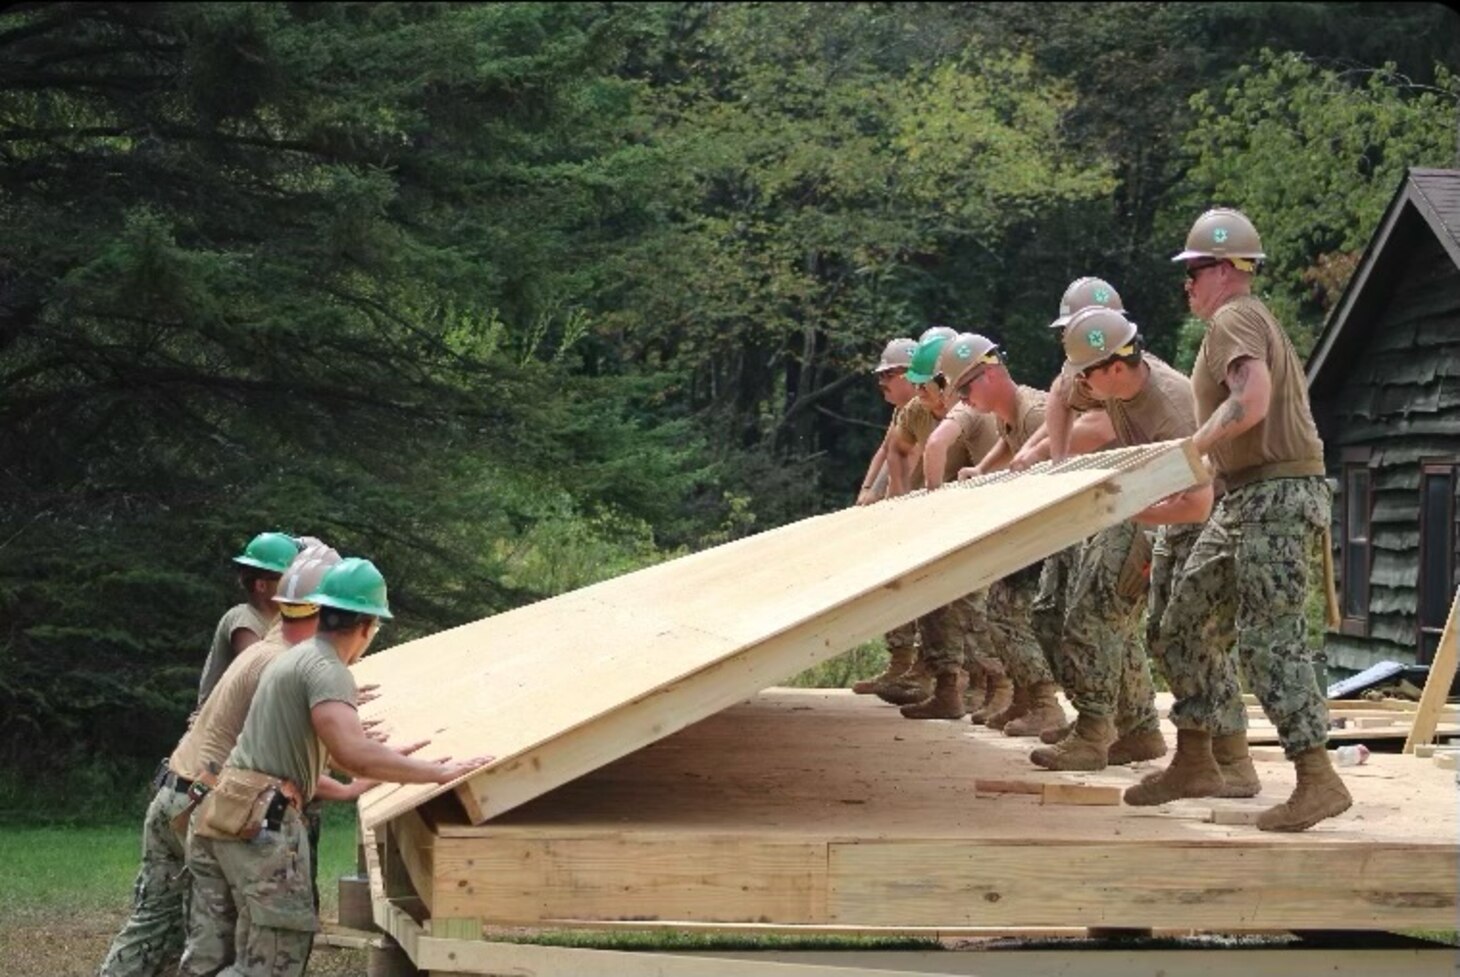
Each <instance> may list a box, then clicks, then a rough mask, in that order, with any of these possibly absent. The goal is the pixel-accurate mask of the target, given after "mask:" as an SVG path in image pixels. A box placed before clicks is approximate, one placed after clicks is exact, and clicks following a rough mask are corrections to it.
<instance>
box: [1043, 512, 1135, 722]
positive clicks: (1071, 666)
mask: <svg viewBox="0 0 1460 977" xmlns="http://www.w3.org/2000/svg"><path fill="white" fill-rule="evenodd" d="M1142 533H1143V531H1142V530H1141V529H1140V528H1139V527H1138V526H1136V525H1135V524H1134V523H1131V522H1123V523H1118V524H1117V525H1114V526H1111V527H1110V528H1108V529H1104V530H1102V531H1100V532H1098V533H1096V534H1095V535H1094V536H1091V537H1090V538H1089V539H1087V540H1085V541H1084V542H1083V543H1080V544H1079V545H1077V546H1072V547H1070V548H1068V549H1066V550H1062V551H1061V552H1059V553H1056V554H1055V555H1054V556H1052V557H1050V558H1049V559H1047V560H1045V564H1044V570H1043V572H1042V573H1041V574H1040V578H1039V592H1038V595H1037V596H1036V598H1035V600H1034V605H1033V609H1032V619H1033V626H1034V632H1035V634H1036V636H1037V637H1038V638H1039V643H1040V646H1041V647H1042V648H1043V650H1044V654H1045V657H1046V659H1048V661H1049V664H1050V670H1051V671H1052V672H1053V673H1054V676H1055V679H1056V680H1057V681H1058V682H1059V684H1060V685H1061V686H1062V687H1063V688H1064V690H1065V694H1066V695H1067V696H1069V699H1070V703H1071V704H1072V705H1073V706H1074V707H1075V709H1076V710H1078V711H1079V712H1081V713H1083V714H1085V715H1089V716H1108V717H1110V718H1111V719H1112V720H1113V721H1114V723H1115V727H1116V730H1117V731H1118V732H1119V733H1120V735H1122V736H1124V735H1126V734H1128V733H1136V732H1145V731H1147V730H1153V729H1158V728H1159V727H1160V717H1159V716H1158V715H1157V713H1156V688H1155V686H1154V685H1153V684H1152V683H1151V668H1150V663H1149V662H1148V661H1147V659H1146V652H1145V649H1144V648H1143V647H1142V644H1141V640H1140V622H1141V611H1142V610H1143V609H1144V608H1145V606H1146V594H1147V585H1146V578H1145V574H1144V568H1145V563H1146V556H1147V552H1148V548H1147V545H1146V539H1145V537H1144V536H1143V535H1142Z"/></svg>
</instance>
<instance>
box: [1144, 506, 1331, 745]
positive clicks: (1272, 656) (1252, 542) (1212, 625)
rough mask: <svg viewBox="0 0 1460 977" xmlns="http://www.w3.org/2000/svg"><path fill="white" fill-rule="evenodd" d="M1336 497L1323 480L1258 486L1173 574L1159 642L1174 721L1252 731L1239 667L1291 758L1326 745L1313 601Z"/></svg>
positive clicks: (1203, 535) (1223, 514) (1216, 520)
mask: <svg viewBox="0 0 1460 977" xmlns="http://www.w3.org/2000/svg"><path fill="white" fill-rule="evenodd" d="M1331 504H1332V502H1331V498H1330V495H1329V491H1328V486H1327V484H1325V483H1324V481H1323V479H1322V478H1318V477H1310V478H1274V479H1268V480H1266V481H1261V482H1254V483H1252V484H1250V485H1244V486H1242V487H1240V488H1237V489H1234V490H1232V491H1231V492H1228V493H1227V495H1226V496H1225V497H1223V499H1222V500H1221V502H1219V503H1218V504H1217V507H1216V509H1215V510H1214V511H1213V512H1212V516H1211V518H1210V519H1209V520H1207V523H1206V525H1205V526H1203V527H1202V528H1201V532H1200V533H1199V534H1198V535H1197V537H1196V539H1195V540H1194V542H1193V543H1192V545H1191V551H1190V553H1189V554H1188V555H1187V557H1186V559H1185V560H1184V561H1183V562H1182V563H1181V564H1180V568H1179V569H1178V570H1176V571H1175V574H1174V579H1173V581H1172V584H1171V592H1170V597H1169V601H1168V603H1167V604H1166V606H1165V608H1164V609H1163V611H1162V613H1161V617H1160V625H1159V626H1158V628H1157V629H1156V634H1155V638H1154V640H1153V642H1152V644H1151V651H1152V657H1154V658H1155V659H1156V661H1157V663H1158V665H1159V666H1160V667H1161V669H1162V671H1163V672H1164V673H1165V675H1166V677H1167V681H1169V682H1170V683H1171V691H1172V692H1173V693H1174V694H1175V696H1176V702H1175V704H1174V705H1173V706H1172V709H1171V721H1172V722H1173V723H1175V724H1176V725H1177V726H1178V727H1181V728H1187V729H1205V730H1208V731H1210V732H1212V733H1215V734H1219V735H1220V734H1222V733H1231V732H1237V731H1240V730H1245V729H1246V728H1247V712H1246V709H1245V708H1244V707H1243V705H1242V690H1241V687H1240V686H1239V685H1238V682H1237V668H1238V667H1239V666H1240V667H1241V669H1242V675H1243V677H1244V678H1245V679H1246V681H1247V685H1248V687H1249V688H1251V689H1252V691H1253V693H1254V694H1255V695H1256V696H1257V699H1258V701H1259V702H1261V703H1262V708H1263V711H1264V712H1266V713H1267V716H1268V718H1269V719H1271V720H1272V723H1273V725H1274V726H1276V727H1277V732H1278V738H1279V739H1280V740H1281V741H1282V744H1283V750H1284V752H1285V753H1286V754H1287V756H1288V757H1289V758H1292V757H1294V756H1296V755H1297V754H1299V753H1301V752H1303V751H1304V750H1308V749H1311V748H1313V747H1315V746H1323V745H1325V744H1326V743H1327V742H1328V703H1327V702H1326V701H1325V700H1324V698H1323V695H1322V693H1321V692H1320V690H1319V688H1318V683H1317V680H1316V679H1315V677H1314V674H1313V662H1312V654H1311V652H1309V650H1308V647H1307V642H1306V640H1305V637H1306V631H1307V621H1306V618H1305V615H1304V602H1305V601H1306V599H1307V595H1308V552H1309V550H1310V548H1311V547H1312V546H1313V545H1314V544H1315V543H1316V540H1317V538H1318V536H1319V534H1321V533H1322V532H1323V528H1324V527H1325V526H1326V525H1327V523H1328V519H1329V510H1330V506H1331ZM1171 562H1172V565H1173V566H1175V561H1174V560H1172V561H1171ZM1154 575H1155V571H1154V570H1153V578H1154ZM1154 582H1155V581H1154V579H1153V584H1154ZM1234 643H1235V645H1236V648H1237V662H1236V663H1234V662H1233V660H1232V655H1231V649H1232V646H1233V644H1234Z"/></svg>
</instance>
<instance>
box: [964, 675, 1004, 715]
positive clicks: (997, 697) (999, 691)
mask: <svg viewBox="0 0 1460 977" xmlns="http://www.w3.org/2000/svg"><path fill="white" fill-rule="evenodd" d="M987 675H988V684H987V689H988V699H987V700H985V702H984V704H983V705H982V706H980V707H979V708H977V709H975V710H974V711H973V714H972V715H970V716H969V717H968V721H969V722H971V723H973V724H974V725H975V726H979V725H982V724H984V723H986V722H988V720H989V717H990V716H992V715H994V714H996V713H1000V712H1003V711H1004V710H1005V709H1007V708H1009V704H1010V703H1011V702H1013V701H1014V683H1013V682H1010V681H1009V676H1008V675H1006V674H1005V673H1004V670H1003V669H1002V668H990V669H989V670H988V672H987Z"/></svg>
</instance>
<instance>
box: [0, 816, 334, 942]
mask: <svg viewBox="0 0 1460 977" xmlns="http://www.w3.org/2000/svg"><path fill="white" fill-rule="evenodd" d="M145 812H146V805H145V804H143V805H141V806H139V807H138V808H137V809H136V810H135V811H134V812H133V818H132V820H131V821H129V822H120V821H119V822H117V823H115V824H106V825H95V824H88V825H79V826H69V827H59V826H54V825H41V826H30V827H24V826H6V827H4V828H0V865H4V866H5V885H3V886H0V920H4V919H13V918H18V917H21V916H25V915H28V914H32V913H46V914H50V915H58V914H65V913H82V912H94V911H96V910H98V909H125V908H126V907H127V906H129V905H130V904H131V898H132V883H133V880H134V879H135V878H136V875H137V867H138V865H139V864H140V862H141V858H142V818H143V815H144V814H145ZM353 874H355V806H354V805H353V804H349V805H346V804H328V805H326V806H325V818H324V830H323V832H322V834H321V836H320V852H319V897H320V904H321V912H322V914H323V915H325V916H327V917H333V916H334V915H335V908H336V905H337V903H338V901H339V899H338V896H339V892H338V887H337V886H336V880H338V879H339V877H340V876H341V875H353Z"/></svg>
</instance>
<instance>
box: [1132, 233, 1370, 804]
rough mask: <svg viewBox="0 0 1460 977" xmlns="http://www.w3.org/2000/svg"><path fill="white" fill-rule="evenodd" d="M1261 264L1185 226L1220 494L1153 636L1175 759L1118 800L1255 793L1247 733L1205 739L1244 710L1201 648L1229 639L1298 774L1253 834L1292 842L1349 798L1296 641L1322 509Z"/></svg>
mask: <svg viewBox="0 0 1460 977" xmlns="http://www.w3.org/2000/svg"><path fill="white" fill-rule="evenodd" d="M1264 257H1265V255H1264V253H1263V251H1262V242H1261V240H1260V239H1259V237H1258V234H1257V229H1256V228H1255V227H1253V226H1252V222H1251V221H1249V220H1248V219H1247V218H1246V216H1245V215H1243V214H1242V213H1240V212H1239V211H1235V210H1230V209H1226V208H1217V209H1215V210H1210V211H1207V212H1206V213H1205V214H1202V215H1201V217H1199V218H1197V220H1196V222H1195V223H1194V224H1193V225H1192V228H1191V231H1190V233H1189V234H1188V235H1187V242H1186V248H1185V250H1183V251H1182V252H1181V253H1180V254H1178V255H1176V257H1175V259H1174V260H1176V261H1179V262H1184V263H1185V264H1186V275H1187V280H1186V291H1187V300H1188V303H1189V304H1190V306H1191V311H1192V313H1193V314H1195V315H1196V316H1198V317H1199V318H1201V319H1202V320H1203V321H1205V322H1206V323H1207V330H1206V333H1205V334H1204V336H1203V338H1202V344H1201V348H1200V349H1199V350H1198V351H1197V357H1196V363H1195V365H1194V366H1193V368H1192V386H1193V392H1194V394H1195V397H1196V407H1197V419H1198V421H1199V422H1200V424H1201V426H1200V428H1199V430H1198V431H1197V433H1196V435H1195V436H1194V437H1193V439H1192V441H1193V444H1194V445H1195V447H1196V448H1197V449H1198V450H1199V451H1202V452H1203V453H1204V454H1206V455H1207V457H1208V459H1209V461H1210V464H1211V467H1212V470H1213V472H1214V473H1215V475H1216V477H1217V478H1218V479H1219V480H1220V481H1221V482H1222V484H1223V487H1224V488H1225V494H1224V495H1223V496H1222V498H1221V500H1220V502H1218V503H1217V504H1216V507H1215V509H1214V510H1213V511H1212V513H1211V517H1210V518H1209V519H1208V520H1207V522H1206V524H1205V525H1204V526H1203V528H1202V530H1201V533H1200V535H1199V536H1198V537H1197V539H1196V541H1195V542H1194V543H1193V545H1192V548H1191V552H1190V554H1189V555H1188V556H1187V559H1186V561H1185V563H1184V564H1183V565H1182V567H1181V568H1180V570H1179V571H1177V572H1176V575H1175V581H1174V583H1173V585H1172V589H1171V594H1170V598H1169V601H1168V602H1167V605H1166V608H1165V611H1164V613H1163V615H1162V620H1161V626H1160V630H1159V642H1160V644H1161V646H1162V647H1161V650H1160V653H1159V655H1158V658H1159V659H1160V660H1161V661H1163V662H1165V663H1166V667H1167V668H1168V669H1169V670H1170V673H1171V684H1172V689H1173V691H1175V692H1176V693H1177V699H1178V701H1177V704H1176V706H1174V707H1173V709H1172V721H1173V722H1175V723H1176V725H1177V730H1178V740H1177V750H1176V755H1175V757H1173V758H1172V761H1171V764H1170V766H1169V767H1167V769H1166V770H1163V771H1161V772H1160V773H1158V774H1155V775H1153V776H1151V777H1149V778H1147V779H1146V780H1145V781H1143V782H1141V783H1140V784H1137V785H1136V786H1134V787H1131V788H1129V789H1128V790H1127V791H1126V794H1125V799H1126V801H1127V803H1131V804H1142V805H1144V804H1159V803H1162V802H1164V801H1167V800H1171V799H1174V798H1177V797H1199V796H1209V795H1212V794H1218V793H1221V792H1222V790H1223V788H1224V786H1228V785H1229V784H1230V781H1231V779H1233V777H1234V775H1235V777H1236V778H1238V779H1240V780H1244V781H1248V782H1250V787H1251V789H1252V792H1253V793H1256V790H1257V788H1258V787H1260V785H1258V784H1257V778H1256V773H1255V771H1254V770H1253V769H1252V765H1251V760H1250V758H1249V757H1248V756H1247V750H1246V735H1245V733H1242V734H1241V735H1238V734H1235V733H1234V734H1229V735H1225V736H1223V737H1222V739H1223V740H1225V742H1219V741H1217V740H1216V739H1214V733H1215V732H1216V730H1217V729H1218V728H1219V726H1218V725H1217V721H1218V720H1221V721H1225V722H1228V723H1230V724H1231V725H1236V723H1237V721H1238V716H1239V715H1242V712H1243V709H1242V701H1241V696H1240V692H1239V687H1238V684H1237V680H1236V672H1235V668H1236V666H1235V665H1234V663H1233V662H1232V658H1231V654H1230V647H1231V646H1230V645H1212V644H1209V643H1208V642H1209V640H1210V639H1211V637H1212V636H1213V635H1219V636H1226V635H1227V634H1230V633H1235V636H1236V642H1235V644H1236V650H1237V664H1239V665H1240V667H1241V668H1242V671H1243V673H1244V675H1245V677H1246V679H1247V682H1248V684H1249V685H1250V686H1251V688H1252V690H1253V692H1254V693H1256V695H1257V698H1258V701H1259V702H1261V703H1262V708H1263V711H1264V712H1265V713H1266V714H1267V716H1268V718H1269V719H1271V720H1272V722H1273V725H1274V726H1276V727H1277V731H1278V738H1279V739H1280V740H1281V742H1282V744H1283V751H1284V753H1285V755H1286V756H1287V757H1288V759H1289V760H1291V761H1292V762H1293V765H1294V767H1295V768H1296V772H1297V781H1298V783H1297V787H1296V788H1295V789H1294V791H1293V793H1292V795H1291V796H1290V797H1289V798H1288V799H1287V800H1286V801H1285V802H1283V803H1282V804H1279V805H1277V806H1276V807H1273V808H1271V809H1269V810H1267V811H1264V812H1263V813H1262V814H1261V815H1260V816H1259V817H1258V820H1257V827H1258V828H1259V829H1260V830H1263V831H1302V830H1305V829H1307V828H1310V827H1312V826H1313V825H1315V824H1317V823H1318V822H1320V821H1322V820H1325V819H1326V818H1330V817H1334V816H1335V815H1338V814H1341V813H1343V812H1344V811H1346V810H1348V808H1349V807H1350V806H1351V805H1352V804H1353V798H1352V797H1351V796H1350V794H1349V792H1348V790H1347V788H1346V787H1345V786H1344V784H1343V780H1342V778H1340V777H1339V776H1338V774H1337V772H1336V771H1335V770H1334V769H1333V765H1332V762H1331V761H1330V760H1329V757H1328V750H1327V739H1328V708H1327V703H1326V702H1325V700H1324V698H1323V695H1322V692H1321V690H1320V689H1319V688H1318V684H1317V681H1316V678H1315V676H1314V673H1313V666H1312V660H1311V655H1310V652H1309V651H1308V649H1307V645H1306V641H1305V633H1306V620H1305V617H1304V603H1305V600H1306V597H1307V588H1308V563H1307V555H1308V552H1309V550H1310V549H1311V548H1312V547H1313V546H1314V545H1315V543H1316V541H1317V539H1318V538H1319V536H1320V535H1321V533H1322V532H1323V529H1324V527H1325V526H1326V525H1327V524H1328V520H1329V517H1330V506H1331V499H1330V496H1329V489H1328V486H1327V483H1326V481H1325V480H1324V465H1323V442H1322V441H1321V440H1320V439H1319V437H1318V430H1317V426H1316V425H1315V424H1314V422H1313V414H1312V410H1311V409H1310V407H1309V405H1308V391H1307V384H1306V382H1305V377H1304V372H1303V363H1302V360H1301V359H1300V358H1299V357H1298V354H1297V351H1296V350H1295V349H1294V348H1293V344H1292V342H1291V340H1289V339H1288V337H1287V334H1286V333H1284V332H1283V330H1282V327H1281V326H1279V325H1278V323H1277V321H1276V320H1275V319H1274V318H1273V316H1272V313H1271V312H1270V311H1269V310H1268V308H1267V307H1266V306H1265V305H1264V304H1263V303H1262V302H1261V300H1259V299H1258V298H1256V297H1255V296H1253V295H1252V294H1251V280H1252V276H1253V274H1254V273H1255V272H1256V270H1257V266H1258V262H1260V261H1261V260H1262V259H1263V258H1264ZM1157 508H1159V507H1153V509H1157ZM1148 512H1149V510H1148ZM1178 685H1179V688H1178ZM1242 722H1243V723H1244V725H1245V716H1243V718H1242Z"/></svg>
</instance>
